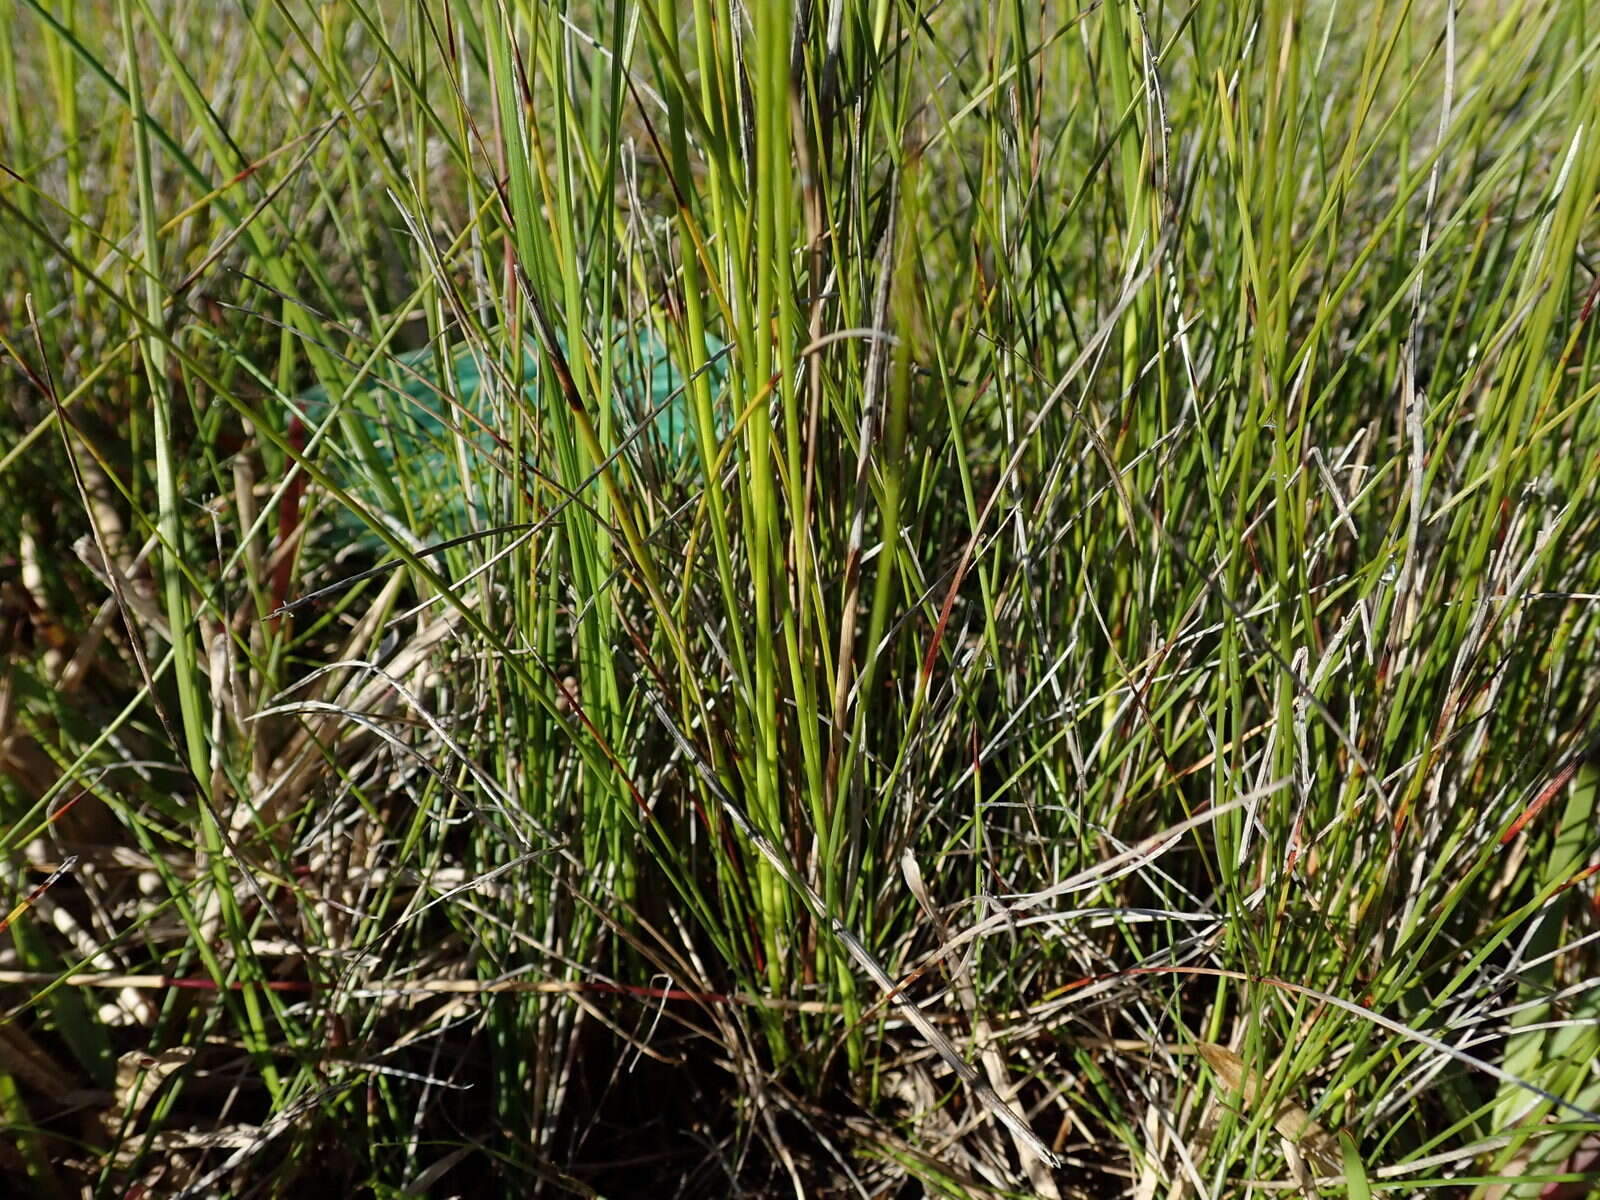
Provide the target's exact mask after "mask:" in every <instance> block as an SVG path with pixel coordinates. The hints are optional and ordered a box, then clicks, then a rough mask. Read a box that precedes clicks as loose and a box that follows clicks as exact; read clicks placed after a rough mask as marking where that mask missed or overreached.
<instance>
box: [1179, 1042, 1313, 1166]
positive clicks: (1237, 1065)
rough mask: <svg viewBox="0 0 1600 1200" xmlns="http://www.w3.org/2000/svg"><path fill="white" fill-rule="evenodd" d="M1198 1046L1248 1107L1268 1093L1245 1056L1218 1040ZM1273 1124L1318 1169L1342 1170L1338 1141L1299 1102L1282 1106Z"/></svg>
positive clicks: (1227, 1084)
mask: <svg viewBox="0 0 1600 1200" xmlns="http://www.w3.org/2000/svg"><path fill="white" fill-rule="evenodd" d="M1196 1049H1198V1050H1199V1052H1200V1057H1201V1058H1203V1059H1205V1060H1206V1063H1207V1065H1209V1066H1210V1067H1211V1069H1212V1070H1213V1071H1215V1072H1216V1073H1217V1076H1218V1078H1220V1079H1221V1080H1222V1082H1223V1083H1224V1084H1225V1085H1226V1086H1227V1088H1228V1090H1229V1091H1232V1092H1236V1093H1237V1094H1238V1095H1239V1098H1240V1100H1241V1101H1242V1102H1243V1104H1244V1106H1245V1107H1246V1108H1255V1107H1256V1105H1257V1104H1258V1102H1259V1101H1260V1099H1261V1097H1262V1096H1263V1094H1264V1093H1265V1092H1266V1081H1265V1080H1264V1079H1263V1078H1262V1077H1261V1076H1260V1075H1258V1074H1257V1073H1256V1072H1254V1071H1252V1070H1251V1069H1250V1067H1249V1066H1248V1065H1247V1064H1246V1063H1245V1061H1244V1059H1242V1058H1240V1057H1239V1056H1238V1055H1237V1054H1235V1053H1234V1052H1233V1051H1232V1050H1229V1049H1228V1048H1227V1047H1226V1046H1219V1045H1217V1044H1216V1043H1215V1042H1200V1043H1199V1044H1198V1045H1197V1046H1196ZM1272 1127H1273V1128H1274V1129H1276V1130H1277V1131H1278V1133H1279V1135H1280V1136H1281V1137H1282V1138H1283V1139H1284V1140H1285V1141H1286V1142H1289V1143H1290V1144H1291V1145H1293V1146H1294V1147H1295V1148H1296V1149H1298V1150H1299V1151H1300V1153H1302V1154H1303V1155H1305V1156H1306V1157H1307V1158H1308V1159H1310V1160H1311V1161H1312V1162H1314V1163H1315V1164H1316V1166H1317V1168H1318V1169H1319V1170H1321V1171H1325V1172H1334V1171H1337V1170H1338V1169H1339V1164H1340V1162H1341V1160H1342V1156H1341V1155H1340V1153H1339V1143H1338V1141H1337V1140H1336V1139H1335V1138H1334V1136H1333V1135H1332V1134H1330V1133H1329V1132H1328V1131H1327V1130H1326V1129H1324V1128H1323V1127H1322V1126H1321V1125H1319V1124H1317V1122H1316V1121H1314V1120H1312V1119H1311V1114H1310V1113H1308V1112H1306V1110H1305V1109H1303V1108H1301V1107H1300V1106H1299V1105H1298V1104H1292V1103H1285V1104H1281V1105H1279V1106H1278V1108H1277V1111H1276V1112H1274V1113H1273V1115H1272Z"/></svg>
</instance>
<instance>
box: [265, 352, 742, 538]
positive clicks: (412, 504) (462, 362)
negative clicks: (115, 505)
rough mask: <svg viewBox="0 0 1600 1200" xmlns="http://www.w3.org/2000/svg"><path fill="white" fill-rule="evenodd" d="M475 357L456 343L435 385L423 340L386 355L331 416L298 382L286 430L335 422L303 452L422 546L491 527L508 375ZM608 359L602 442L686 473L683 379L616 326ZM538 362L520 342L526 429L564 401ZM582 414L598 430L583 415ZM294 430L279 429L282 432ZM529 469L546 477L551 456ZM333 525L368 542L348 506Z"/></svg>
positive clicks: (722, 377) (689, 423) (500, 477)
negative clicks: (608, 415) (546, 383)
mask: <svg viewBox="0 0 1600 1200" xmlns="http://www.w3.org/2000/svg"><path fill="white" fill-rule="evenodd" d="M707 340H708V342H709V343H710V344H709V345H708V346H707V348H706V355H705V361H704V363H702V364H701V365H700V366H698V367H697V368H696V373H699V372H700V371H704V372H705V374H706V375H707V376H708V377H709V382H710V386H711V390H712V395H713V397H714V398H715V397H716V395H717V393H718V392H719V391H721V389H722V388H723V387H724V385H725V384H726V382H727V365H726V359H727V351H726V348H725V347H724V346H723V345H722V344H721V343H720V342H716V341H714V340H712V339H707ZM481 353H482V351H481V348H480V350H479V353H478V354H474V353H473V351H472V349H471V348H469V347H466V346H459V347H456V348H455V349H454V351H453V352H452V353H451V355H450V357H449V358H448V359H447V367H448V370H449V372H450V373H449V376H448V378H446V379H444V380H441V379H440V377H439V375H438V374H437V367H438V360H439V357H440V356H439V355H437V354H436V353H435V351H434V349H433V348H432V347H424V348H422V349H420V350H411V351H407V352H405V353H402V354H397V355H394V356H393V357H391V358H389V359H388V360H387V361H386V363H385V364H384V365H383V366H382V367H381V368H379V370H378V372H377V377H376V378H375V379H373V380H372V382H371V383H370V384H369V385H368V386H367V387H366V388H364V389H362V390H361V391H360V392H359V393H358V394H356V395H354V396H351V397H350V398H348V399H347V400H346V401H345V405H344V409H343V412H342V413H340V414H338V415H337V416H336V415H335V414H334V413H333V412H332V404H331V402H330V400H329V396H328V392H327V390H326V389H324V388H322V387H320V386H318V387H314V388H310V389H308V390H306V391H304V392H302V393H300V395H299V396H297V397H296V405H295V407H296V410H297V411H296V416H295V421H296V424H297V425H298V427H299V429H298V432H299V434H300V435H301V436H302V437H309V436H311V435H312V434H314V432H315V431H316V430H317V429H319V428H320V427H322V426H323V425H324V424H325V423H326V422H327V421H328V419H329V418H330V417H332V418H333V419H334V420H335V422H336V423H335V425H334V426H333V427H331V428H329V429H328V430H327V431H326V432H325V433H324V434H323V435H322V438H321V439H320V441H319V442H318V443H313V445H320V446H321V447H322V449H321V450H313V454H314V456H315V457H316V458H317V459H318V460H319V461H320V462H321V463H322V465H323V466H324V468H325V469H326V470H327V471H328V473H329V474H330V475H331V476H332V477H333V479H334V480H335V482H337V483H338V484H339V486H340V487H341V488H343V489H344V490H346V491H348V492H349V493H351V494H352V495H353V496H355V497H356V498H357V499H358V500H359V501H361V503H362V504H363V505H364V506H365V507H367V508H368V509H369V510H372V511H374V512H375V513H378V514H384V515H387V516H388V517H389V518H391V519H392V521H393V522H394V523H395V524H397V525H399V526H400V527H402V528H406V529H409V530H411V531H412V533H413V534H415V535H416V536H417V537H418V538H419V539H421V540H422V541H437V540H441V539H444V538H450V537H457V536H460V535H462V534H466V533H471V532H474V531H477V530H480V529H483V528H487V527H492V526H494V525H497V524H500V523H502V521H503V519H504V516H503V513H497V512H496V511H495V509H496V508H498V507H501V505H500V504H499V502H498V501H497V500H496V497H504V495H505V479H506V476H507V472H506V471H505V469H504V468H505V466H506V465H507V462H508V460H509V458H510V456H511V453H512V449H511V446H510V430H509V411H510V410H509V405H508V402H507V398H506V397H505V395H504V390H505V389H504V387H503V386H502V382H503V381H505V380H509V379H514V378H516V372H515V365H516V364H515V363H513V362H511V361H509V356H508V360H507V361H505V362H504V363H503V364H502V365H501V366H499V367H496V368H494V369H492V370H490V371H489V372H488V374H489V376H490V383H489V385H488V386H485V384H484V374H485V371H484V366H485V365H486V364H485V362H484V361H483V360H482V359H481V358H480V356H479V355H481ZM611 355H612V385H613V386H612V391H613V397H614V399H613V412H612V443H613V444H612V445H611V446H609V447H607V449H608V450H616V449H617V447H618V445H619V444H621V443H623V442H626V443H627V445H626V448H625V449H623V451H622V454H623V456H624V457H626V458H628V459H629V460H631V461H636V462H637V461H640V460H641V459H646V460H649V461H651V462H653V463H655V464H656V465H657V466H658V467H659V468H660V469H661V470H662V471H663V472H664V473H666V474H673V473H676V472H678V471H680V470H686V469H693V470H695V471H698V469H699V454H698V451H697V449H696V444H695V436H694V420H693V414H692V406H691V402H690V399H689V395H688V390H687V388H686V386H685V385H686V382H687V379H686V376H685V374H684V372H682V371H681V370H680V368H679V366H678V365H677V364H676V363H674V362H673V361H672V358H671V356H670V355H669V354H668V352H667V348H666V346H665V344H664V343H663V342H662V340H661V339H660V338H659V337H658V336H657V335H656V334H655V333H654V331H650V330H646V331H643V332H639V333H636V334H632V335H629V334H625V333H618V334H617V336H615V337H614V338H613V339H612V342H611ZM539 357H540V356H539V353H538V348H537V346H536V344H534V343H533V342H532V341H531V340H530V341H528V342H527V343H526V344H525V345H524V348H523V362H522V379H523V387H522V395H521V397H520V403H521V404H523V405H525V406H527V408H525V410H524V412H525V414H526V416H525V419H527V418H529V417H531V421H530V427H537V426H536V425H535V424H534V423H535V422H542V421H545V420H547V419H548V418H547V416H546V414H547V412H548V411H549V409H550V406H552V405H560V406H562V407H563V409H564V408H565V405H566V400H565V398H564V397H563V396H561V394H560V393H559V391H558V390H557V389H555V388H544V387H542V386H541V381H540V378H539V374H540V363H539ZM727 407H728V406H727V405H726V404H725V403H721V404H717V405H716V408H717V410H718V414H719V419H718V433H719V436H720V434H721V433H722V432H724V431H725V429H726V419H725V417H723V416H722V414H723V413H725V412H726V411H727ZM590 415H591V419H594V420H595V423H596V426H597V427H598V425H599V421H598V418H597V416H596V414H595V413H594V412H593V410H591V414H590ZM347 422H353V423H354V425H355V428H354V429H352V428H351V427H350V425H348V424H346V423H347ZM341 426H343V427H342V428H341ZM295 433H296V430H295V428H294V427H291V437H294V436H295ZM357 434H359V440H362V441H364V442H366V443H367V445H368V446H369V447H370V456H369V457H366V458H361V457H358V456H357V452H356V450H355V449H354V448H353V443H354V442H355V441H356V440H357V436H356V435H357ZM526 437H527V435H526V433H525V434H524V438H525V440H526ZM334 447H338V449H337V450H335V449H334ZM546 451H547V452H548V446H547V447H546ZM538 465H539V466H540V469H541V470H544V471H546V472H548V473H551V474H554V473H555V468H554V463H553V462H551V461H545V462H543V463H540V464H538ZM334 521H335V525H336V526H337V527H338V528H339V529H340V531H341V532H343V533H344V534H346V535H347V536H348V537H350V538H351V539H352V540H358V541H366V540H369V538H370V533H371V531H370V530H369V529H368V528H367V527H366V525H365V524H364V523H363V522H362V521H361V520H360V519H359V518H358V517H356V515H355V514H354V513H352V512H350V511H349V510H345V509H341V510H340V511H339V512H338V514H337V515H336V516H335V518H334Z"/></svg>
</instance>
